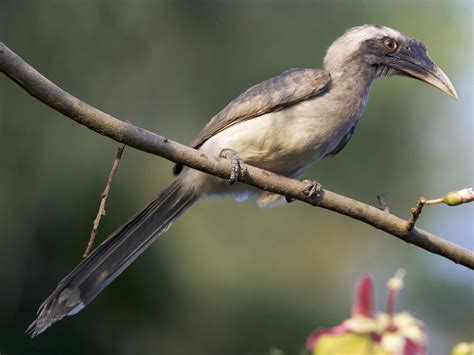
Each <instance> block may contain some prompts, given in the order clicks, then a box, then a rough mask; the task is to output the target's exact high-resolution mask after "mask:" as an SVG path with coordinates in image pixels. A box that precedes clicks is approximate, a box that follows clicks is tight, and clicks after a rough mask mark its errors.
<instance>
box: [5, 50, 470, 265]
mask: <svg viewBox="0 0 474 355" xmlns="http://www.w3.org/2000/svg"><path fill="white" fill-rule="evenodd" d="M0 71H1V72H3V73H4V74H5V75H6V76H8V77H9V78H10V79H12V80H13V81H14V82H15V83H17V84H18V85H20V86H21V87H22V88H23V89H25V90H26V91H27V92H28V93H29V94H30V95H32V96H34V97H36V98H37V99H38V100H40V101H41V102H43V103H45V104H46V105H48V106H50V107H51V108H53V109H55V110H57V111H59V112H61V113H62V114H64V115H65V116H67V117H69V118H71V119H73V120H74V121H76V122H77V123H80V124H82V125H84V126H86V127H88V128H89V129H91V130H93V131H95V132H97V133H100V134H102V135H105V136H107V137H109V138H112V139H113V140H115V141H117V142H120V143H123V144H126V145H129V146H131V147H134V148H136V149H139V150H141V151H144V152H148V153H151V154H155V155H159V156H162V157H164V158H166V159H169V160H171V161H173V162H175V163H180V164H183V165H186V166H189V167H191V168H194V169H197V170H200V171H203V172H206V173H208V174H212V175H215V176H218V177H221V178H224V179H228V178H229V175H230V162H229V161H227V160H226V159H222V158H217V157H214V156H208V155H206V154H203V153H201V152H199V151H197V150H195V149H192V148H190V147H187V146H185V145H182V144H180V143H177V142H174V141H172V140H169V139H167V138H165V137H162V136H160V135H158V134H155V133H153V132H150V131H147V130H145V129H143V128H140V127H136V126H134V125H132V124H130V123H126V122H123V121H120V120H118V119H116V118H115V117H112V116H111V115H108V114H106V113H104V112H102V111H100V110H98V109H96V108H94V107H92V106H90V105H88V104H86V103H85V102H83V101H81V100H79V99H77V98H76V97H74V96H72V95H70V94H69V93H67V92H65V91H64V90H62V89H61V88H59V87H58V86H56V85H55V84H53V83H52V82H51V81H49V80H48V79H46V78H45V77H44V76H43V75H41V74H40V73H39V72H37V71H36V70H35V69H34V68H32V67H31V66H30V65H28V64H27V63H26V62H25V61H24V60H23V59H21V58H20V57H19V56H17V55H16V54H15V53H14V52H13V51H11V50H10V49H9V48H8V47H7V46H5V45H4V44H3V43H1V42H0ZM247 167H248V174H247V178H246V179H245V181H243V182H244V183H247V184H250V185H254V186H256V187H259V188H261V189H262V190H266V191H271V192H274V193H278V194H280V195H283V196H286V197H288V198H290V199H296V200H300V201H302V202H306V203H309V204H311V205H313V206H318V207H322V208H325V209H328V210H331V211H335V212H338V213H340V214H343V215H346V216H348V217H351V218H354V219H357V220H359V221H362V222H364V223H367V224H369V225H371V226H373V227H375V228H377V229H380V230H382V231H384V232H387V233H389V234H391V235H394V236H396V237H398V238H400V239H402V240H403V241H405V242H407V243H411V244H414V245H416V246H418V247H420V248H422V249H425V250H427V251H430V252H432V253H434V254H438V255H441V256H443V257H445V258H447V259H449V260H452V261H453V262H455V263H457V264H461V265H464V266H466V267H468V268H470V269H474V252H472V251H470V250H468V249H465V248H462V247H461V246H459V245H456V244H454V243H451V242H449V241H447V240H444V239H442V238H440V237H438V236H436V235H434V234H432V233H429V232H427V231H425V230H423V229H420V228H417V227H414V228H413V229H412V230H408V228H407V221H405V220H403V219H400V218H398V217H396V216H394V215H392V214H390V213H387V212H384V211H381V210H380V209H378V208H375V207H373V206H370V205H367V204H364V203H362V202H359V201H356V200H353V199H350V198H348V197H345V196H342V195H339V194H336V193H334V192H331V191H328V190H322V191H321V192H320V193H319V194H317V195H313V196H308V195H307V194H306V193H305V188H306V187H307V184H305V183H304V182H301V181H298V180H295V179H291V178H288V177H284V176H281V175H277V174H274V173H272V172H269V171H265V170H262V169H259V168H256V167H253V166H247Z"/></svg>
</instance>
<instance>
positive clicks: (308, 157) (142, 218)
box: [28, 25, 457, 336]
mask: <svg viewBox="0 0 474 355" xmlns="http://www.w3.org/2000/svg"><path fill="white" fill-rule="evenodd" d="M324 66H325V69H324V70H322V69H291V70H288V71H285V72H283V73H282V74H280V75H278V76H276V77H274V78H272V79H269V80H266V81H264V82H262V83H260V84H257V85H255V86H253V87H251V88H250V89H248V90H247V91H245V92H244V93H243V94H241V95H240V96H239V97H237V98H236V99H235V100H233V101H232V102H231V103H229V104H228V105H227V106H226V107H225V108H224V109H223V110H222V111H221V112H219V113H218V114H217V115H216V116H214V117H213V118H212V120H211V121H210V122H209V123H208V124H207V125H206V126H205V127H204V129H203V130H202V132H201V133H200V134H199V135H198V136H197V137H196V139H195V140H194V141H193V143H192V147H194V148H197V149H199V150H200V151H202V152H203V153H205V154H209V155H215V156H218V155H220V154H221V153H222V151H223V150H230V151H233V152H235V153H236V154H237V155H238V156H239V157H240V158H241V159H242V160H243V161H244V162H245V163H247V164H250V165H254V166H257V167H260V168H262V169H267V170H270V171H273V172H275V173H279V174H283V175H286V176H290V177H299V176H300V175H301V174H302V172H303V171H304V170H306V169H307V168H308V167H310V166H311V165H313V164H315V163H317V162H318V161H320V160H321V159H323V158H324V157H327V156H332V155H335V154H337V153H338V152H340V151H341V150H342V149H343V148H344V146H345V145H346V144H347V142H348V140H349V139H350V137H351V136H352V134H353V132H354V130H355V127H356V125H357V123H358V121H359V119H360V117H361V115H362V113H363V111H364V108H365V105H366V103H367V99H368V95H369V90H370V87H371V83H372V81H373V80H374V79H376V78H378V77H383V76H391V75H405V76H410V77H413V78H415V79H418V80H422V81H424V82H426V83H428V84H430V85H433V86H435V87H437V88H439V89H441V90H443V91H444V92H446V93H448V94H449V95H451V96H453V97H457V95H456V91H455V89H454V87H453V85H452V84H451V82H450V81H449V79H448V77H447V76H446V75H445V74H444V73H443V72H442V70H441V69H440V68H439V67H437V66H436V65H435V64H434V63H433V62H432V61H431V59H430V58H429V56H428V54H427V53H426V47H424V45H422V44H421V43H420V42H418V41H415V40H413V39H411V38H409V37H407V36H405V35H403V34H401V33H400V32H398V31H396V30H393V29H390V28H388V27H384V26H378V25H365V26H360V27H354V28H352V29H349V30H347V31H346V32H345V33H344V34H343V35H342V36H341V37H339V38H338V39H337V40H336V41H335V42H334V43H333V44H332V45H331V46H330V47H329V49H328V50H327V53H326V56H325V58H324ZM174 173H175V175H176V176H175V177H174V180H173V181H172V183H171V184H170V185H169V186H168V187H167V188H165V189H164V190H163V191H162V192H160V193H159V195H158V196H157V197H156V198H155V199H154V200H153V201H152V202H151V203H150V204H149V205H147V206H146V207H145V208H144V209H143V210H141V211H140V212H139V213H137V214H136V215H135V216H134V217H132V218H131V219H130V221H129V222H127V223H126V224H125V225H123V226H122V227H120V228H119V229H117V230H116V231H115V232H114V233H113V234H112V235H111V236H109V237H108V238H107V239H106V240H105V241H104V242H103V243H101V244H100V245H99V246H98V247H97V248H96V250H95V251H94V252H93V253H92V254H91V255H90V256H89V257H87V258H86V259H84V260H83V261H82V262H81V263H80V264H79V265H78V266H77V267H76V268H75V269H74V270H73V271H72V272H71V273H70V274H69V275H68V276H66V277H65V278H64V279H63V280H62V281H61V282H60V283H59V284H58V286H57V288H56V290H55V291H54V292H53V293H52V294H51V295H50V296H49V297H48V298H47V299H46V300H45V301H44V302H43V304H42V305H41V307H40V309H39V311H38V317H37V319H36V320H35V321H34V322H33V323H32V324H31V325H30V327H29V328H28V331H29V332H31V334H32V335H33V336H35V335H37V334H39V333H41V332H43V331H44V330H45V329H46V328H48V327H49V326H50V325H51V324H53V323H54V322H56V321H58V320H61V319H62V318H64V317H65V316H66V315H73V314H75V313H77V312H78V311H80V310H81V309H82V308H83V307H85V306H86V305H87V304H88V303H90V302H91V301H92V300H93V299H94V298H95V297H96V296H97V295H98V294H99V293H100V292H101V291H102V290H103V289H104V288H105V287H106V286H107V285H108V284H109V283H110V282H112V281H113V280H114V278H115V277H117V276H118V275H119V274H120V273H121V272H122V271H123V270H124V269H125V268H126V267H127V266H128V265H129V264H130V263H131V262H132V261H133V260H135V258H136V257H137V256H138V255H140V254H141V253H142V252H143V251H144V250H145V249H147V248H148V246H149V245H150V244H151V243H152V242H153V241H154V240H156V238H158V236H160V235H161V234H162V233H164V232H165V231H166V230H167V229H168V228H169V227H170V226H171V224H172V223H173V222H174V221H175V220H176V219H177V218H178V217H179V216H180V215H181V214H182V213H183V212H184V211H185V210H186V209H187V208H189V207H190V206H191V205H192V204H193V203H194V202H196V201H197V200H199V199H200V198H203V197H206V196H209V195H231V196H233V197H235V198H236V199H237V200H244V199H246V198H248V197H251V196H256V197H258V200H257V203H258V204H259V205H260V206H269V205H271V204H274V203H276V202H279V201H281V200H282V198H281V196H279V195H276V194H272V193H268V192H262V191H259V190H258V189H256V188H254V187H251V186H248V185H244V184H240V183H238V184H236V185H235V186H232V187H230V186H229V185H228V184H227V183H226V182H225V181H224V180H222V179H219V178H217V177H214V176H210V175H207V174H204V173H202V172H199V171H196V170H192V169H190V168H186V167H182V166H180V165H176V166H175V168H174Z"/></svg>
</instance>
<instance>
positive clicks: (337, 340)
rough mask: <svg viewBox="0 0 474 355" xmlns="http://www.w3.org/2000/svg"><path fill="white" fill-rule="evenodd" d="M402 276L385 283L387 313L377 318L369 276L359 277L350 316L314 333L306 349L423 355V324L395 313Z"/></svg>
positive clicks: (341, 352)
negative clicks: (386, 289) (333, 325)
mask: <svg viewBox="0 0 474 355" xmlns="http://www.w3.org/2000/svg"><path fill="white" fill-rule="evenodd" d="M404 273H405V272H404V271H403V270H400V271H397V273H396V274H395V276H394V277H392V278H391V279H390V280H389V281H388V283H387V287H388V290H389V294H388V300H387V310H386V312H385V313H378V314H377V315H376V314H375V308H374V290H373V280H372V277H371V276H370V275H364V276H363V277H361V278H360V279H359V282H358V284H357V288H356V294H355V300H354V305H353V307H352V316H351V317H350V318H348V319H346V320H344V321H343V322H342V323H341V324H340V325H337V326H335V327H332V328H324V329H318V330H315V331H314V332H313V333H312V334H311V335H310V336H309V338H308V340H307V348H308V350H310V351H312V354H313V355H319V354H335V355H336V354H337V355H340V354H347V353H350V354H359V355H364V354H374V355H424V354H425V353H426V338H427V337H426V330H425V326H424V324H423V323H422V322H421V321H419V320H417V319H415V318H414V317H413V316H412V315H410V314H409V313H408V312H401V313H398V314H395V312H394V310H395V301H396V297H397V295H398V292H399V291H400V290H401V289H402V287H403V276H404Z"/></svg>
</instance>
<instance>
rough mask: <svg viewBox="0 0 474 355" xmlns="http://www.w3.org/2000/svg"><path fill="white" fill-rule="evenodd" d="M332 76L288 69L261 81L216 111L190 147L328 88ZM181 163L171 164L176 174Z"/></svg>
mask: <svg viewBox="0 0 474 355" xmlns="http://www.w3.org/2000/svg"><path fill="white" fill-rule="evenodd" d="M330 81H331V75H330V74H329V72H327V71H326V70H322V69H298V68H294V69H288V70H285V71H284V72H283V73H281V74H280V75H278V76H276V77H273V78H271V79H268V80H265V81H262V82H261V83H258V84H256V85H254V86H252V87H251V88H249V89H247V90H246V91H245V92H243V93H242V94H240V95H239V96H238V97H236V98H235V99H234V100H232V101H231V102H230V103H229V104H228V105H227V106H226V107H224V109H223V110H222V111H220V112H219V113H217V114H216V115H215V116H214V117H213V118H211V120H210V121H209V122H208V123H207V124H206V125H205V126H204V128H203V129H202V131H201V132H200V133H199V134H198V135H197V136H196V138H194V140H193V141H192V143H191V144H190V146H191V147H192V148H195V149H197V148H199V147H200V146H201V145H202V144H203V143H204V142H205V141H207V140H208V139H209V138H211V137H212V136H215V135H216V134H217V133H219V132H221V131H222V130H224V129H226V128H228V127H230V126H233V125H235V124H237V123H240V122H243V121H246V120H250V119H252V118H254V117H257V116H261V115H263V114H265V113H269V112H273V111H277V110H282V109H284V108H285V107H288V106H290V105H294V104H296V103H298V102H300V101H303V100H305V99H309V98H311V97H314V96H317V95H318V94H320V93H321V92H324V90H325V89H327V87H328V84H329V83H330ZM181 170H182V165H180V164H176V165H175V166H174V167H173V174H174V175H177V174H179V172H180V171H181Z"/></svg>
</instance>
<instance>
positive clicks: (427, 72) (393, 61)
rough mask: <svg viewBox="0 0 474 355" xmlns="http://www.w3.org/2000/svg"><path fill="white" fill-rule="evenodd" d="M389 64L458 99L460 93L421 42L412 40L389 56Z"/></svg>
mask: <svg viewBox="0 0 474 355" xmlns="http://www.w3.org/2000/svg"><path fill="white" fill-rule="evenodd" d="M387 59H389V61H388V63H387V65H388V66H390V67H392V68H394V69H397V70H399V71H400V72H401V73H403V74H405V75H408V76H410V77H412V78H415V79H418V80H421V81H423V82H425V83H428V84H430V85H433V86H434V87H436V88H438V89H440V90H441V91H444V92H445V93H446V94H448V95H449V96H452V97H454V98H455V99H458V94H457V93H456V89H455V88H454V86H453V84H452V83H451V81H450V80H449V78H448V77H447V75H446V74H445V73H444V72H443V71H442V70H441V69H440V68H439V67H438V66H437V65H436V64H435V63H433V61H432V60H431V58H430V57H429V56H428V54H427V53H426V48H425V47H424V46H423V45H421V44H420V43H419V42H416V41H412V42H411V43H410V44H409V45H408V46H406V47H405V46H404V47H402V48H400V50H399V51H397V52H396V53H394V54H392V55H390V56H389V58H387Z"/></svg>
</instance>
